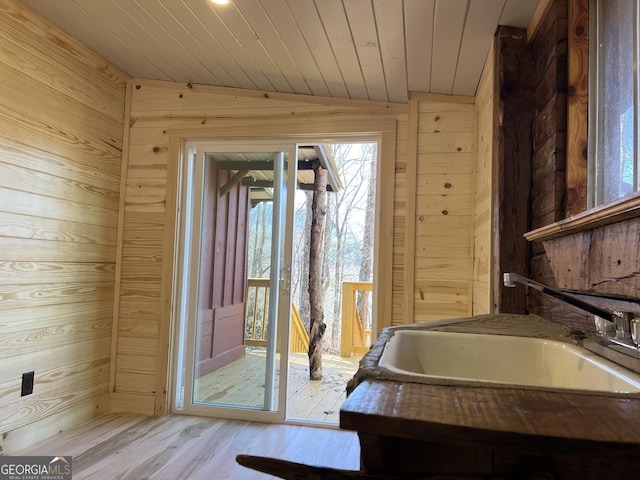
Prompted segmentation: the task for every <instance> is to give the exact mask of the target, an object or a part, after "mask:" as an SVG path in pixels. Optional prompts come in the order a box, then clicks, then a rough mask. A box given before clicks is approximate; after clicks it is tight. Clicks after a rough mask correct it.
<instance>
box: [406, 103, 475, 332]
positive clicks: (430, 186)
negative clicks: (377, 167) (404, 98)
mask: <svg viewBox="0 0 640 480" xmlns="http://www.w3.org/2000/svg"><path fill="white" fill-rule="evenodd" d="M412 98H413V99H416V100H418V101H419V108H418V115H417V131H418V141H417V147H418V148H417V168H416V174H417V175H416V209H415V220H414V221H415V225H416V226H415V257H414V269H415V274H414V275H415V285H414V294H413V298H414V315H413V319H406V323H411V322H423V321H430V320H438V319H442V318H452V317H464V316H467V315H470V314H471V306H472V302H471V296H472V274H471V272H472V270H473V237H474V232H473V226H474V213H475V212H474V208H473V201H474V190H475V188H474V187H475V168H476V124H475V105H474V99H473V98H466V97H458V98H456V99H450V98H447V99H444V98H441V97H439V96H435V95H427V94H424V95H422V96H418V95H414V96H413V97H412ZM407 221H409V219H407ZM407 260H408V261H410V260H409V259H407Z"/></svg>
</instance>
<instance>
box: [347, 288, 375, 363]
mask: <svg viewBox="0 0 640 480" xmlns="http://www.w3.org/2000/svg"><path fill="white" fill-rule="evenodd" d="M372 291H373V283H372V282H342V331H341V332H340V355H341V356H343V357H351V356H353V355H356V356H361V355H364V354H365V353H367V351H369V347H370V346H371V327H370V321H369V318H368V316H367V305H368V303H369V302H368V296H369V295H370V292H372ZM358 297H359V298H358Z"/></svg>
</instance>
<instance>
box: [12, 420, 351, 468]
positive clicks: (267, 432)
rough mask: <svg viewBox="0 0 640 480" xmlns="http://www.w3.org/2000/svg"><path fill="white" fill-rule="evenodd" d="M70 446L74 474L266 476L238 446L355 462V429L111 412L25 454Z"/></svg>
mask: <svg viewBox="0 0 640 480" xmlns="http://www.w3.org/2000/svg"><path fill="white" fill-rule="evenodd" d="M70 453H73V478H74V480H98V479H99V480H104V479H118V480H140V479H149V480H166V479H172V480H182V479H184V480H186V479H188V480H199V479H203V480H204V479H206V480H210V479H214V478H215V479H216V480H224V479H243V480H267V479H269V478H273V477H270V476H268V475H265V474H262V473H258V472H254V471H252V470H248V469H246V468H245V467H242V466H240V465H238V464H237V463H236V461H235V457H236V455H238V454H249V455H259V456H268V457H274V458H281V459H284V460H289V461H293V462H299V463H306V464H309V465H316V466H325V467H332V468H340V469H347V470H357V469H358V468H359V463H360V448H359V443H358V437H357V435H356V434H355V432H348V431H343V430H335V429H329V428H314V427H306V426H298V425H272V424H262V423H254V422H247V421H242V420H224V419H213V418H204V417H196V416H180V415H169V416H166V417H144V416H133V415H122V414H109V415H105V416H103V417H99V418H96V419H95V420H93V421H92V422H90V423H88V424H85V425H82V426H80V427H77V428H75V429H72V430H69V431H68V432H63V433H61V434H60V435H58V436H56V437H53V438H51V439H50V440H49V441H47V442H43V443H41V444H39V445H37V446H34V447H32V448H30V449H27V450H25V451H23V452H21V454H23V455H69V454H70Z"/></svg>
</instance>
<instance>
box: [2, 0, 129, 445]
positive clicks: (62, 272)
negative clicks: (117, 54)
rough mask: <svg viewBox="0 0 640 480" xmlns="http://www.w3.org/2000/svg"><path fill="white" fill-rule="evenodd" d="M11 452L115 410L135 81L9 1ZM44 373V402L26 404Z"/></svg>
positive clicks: (5, 8)
mask: <svg viewBox="0 0 640 480" xmlns="http://www.w3.org/2000/svg"><path fill="white" fill-rule="evenodd" d="M0 44H1V45H2V48H0V83H1V84H2V88H1V89H0V339H1V340H0V343H1V345H2V346H1V348H0V352H1V353H0V372H2V375H1V377H0V412H1V413H0V432H1V433H2V436H1V437H0V451H2V453H3V454H8V453H11V452H14V451H16V450H19V449H21V448H24V447H26V446H28V445H30V444H32V443H34V442H36V441H38V440H40V439H42V438H45V437H47V436H50V435H52V434H54V433H57V432H58V431H60V430H61V429H64V428H68V427H70V426H73V425H75V424H77V423H79V422H82V421H85V420H88V419H90V418H92V417H93V416H95V415H96V414H98V413H100V412H103V411H106V410H108V408H109V402H108V386H109V370H110V348H111V332H112V327H111V326H112V316H113V298H114V282H115V278H114V271H115V259H116V243H117V232H118V212H119V193H120V176H121V159H122V145H123V117H124V110H125V92H126V81H127V80H128V77H127V76H126V75H125V74H123V73H122V72H120V71H119V70H118V69H116V68H114V67H113V66H111V65H109V64H107V63H106V61H105V60H103V59H101V58H99V57H97V56H96V55H95V54H93V53H92V52H90V51H89V50H88V49H87V48H85V47H84V46H82V45H80V44H79V43H77V42H76V41H74V40H73V39H71V38H70V37H68V36H67V35H66V34H65V33H63V32H62V31H60V30H58V29H56V28H54V27H53V26H52V25H51V24H50V23H48V22H47V21H45V20H44V19H42V18H41V17H39V16H38V15H36V14H35V13H33V12H32V11H31V10H29V9H27V8H26V7H24V6H23V5H22V4H20V3H19V2H17V1H14V0H0ZM28 371H35V387H34V393H33V394H32V395H29V396H25V397H21V396H20V386H21V376H22V374H23V373H24V372H28Z"/></svg>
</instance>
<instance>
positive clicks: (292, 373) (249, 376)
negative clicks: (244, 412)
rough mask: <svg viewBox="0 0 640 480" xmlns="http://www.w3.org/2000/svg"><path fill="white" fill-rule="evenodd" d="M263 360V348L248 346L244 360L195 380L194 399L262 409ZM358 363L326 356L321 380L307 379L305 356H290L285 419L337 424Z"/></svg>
mask: <svg viewBox="0 0 640 480" xmlns="http://www.w3.org/2000/svg"><path fill="white" fill-rule="evenodd" d="M265 361H266V352H265V349H264V348H260V347H248V348H247V354H246V355H245V356H244V357H243V358H241V359H239V360H237V361H235V362H233V363H231V364H229V365H226V366H224V367H222V368H220V369H218V370H216V371H215V372H211V373H209V374H207V375H205V376H203V377H201V378H199V379H197V381H196V387H195V391H196V394H195V399H196V400H197V401H199V402H207V403H215V404H230V405H242V406H248V407H260V406H262V402H263V398H264V372H265ZM278 361H279V355H278ZM359 361H360V359H359V358H356V357H340V356H337V355H327V354H325V355H323V357H322V365H323V369H322V370H323V375H322V377H323V378H322V380H309V359H308V358H307V355H306V354H304V353H291V354H289V385H288V390H287V398H288V402H287V403H288V413H287V418H290V419H296V420H310V421H319V422H327V423H332V424H337V423H338V420H339V417H338V413H339V411H340V406H341V405H342V402H343V401H344V400H345V398H346V393H345V389H346V386H347V382H348V381H349V379H350V378H351V377H353V375H354V374H355V372H356V370H357V369H358V363H359Z"/></svg>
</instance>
